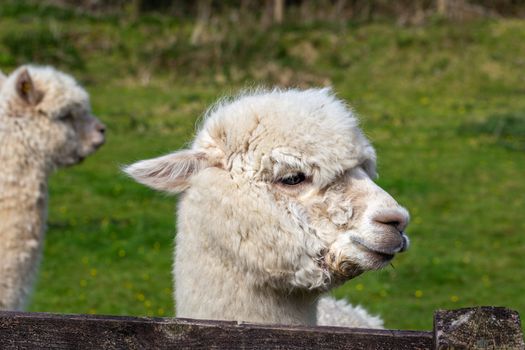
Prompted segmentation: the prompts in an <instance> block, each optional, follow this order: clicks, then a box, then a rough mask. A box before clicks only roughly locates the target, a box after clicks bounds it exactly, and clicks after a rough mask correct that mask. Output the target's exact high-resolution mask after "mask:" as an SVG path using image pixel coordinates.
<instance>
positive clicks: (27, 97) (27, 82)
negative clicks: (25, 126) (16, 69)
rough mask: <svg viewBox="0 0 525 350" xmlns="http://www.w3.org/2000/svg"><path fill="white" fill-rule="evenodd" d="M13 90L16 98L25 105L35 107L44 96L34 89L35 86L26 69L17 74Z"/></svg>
mask: <svg viewBox="0 0 525 350" xmlns="http://www.w3.org/2000/svg"><path fill="white" fill-rule="evenodd" d="M15 88H16V93H17V94H18V96H19V97H20V98H21V99H22V100H23V101H24V102H25V103H27V104H29V105H32V106H36V105H37V104H38V103H39V102H40V101H42V98H43V97H44V94H43V93H42V92H40V91H38V90H37V89H36V88H35V84H33V79H31V76H30V75H29V72H28V70H27V69H24V70H22V71H21V72H20V73H19V74H18V77H17V78H16V84H15Z"/></svg>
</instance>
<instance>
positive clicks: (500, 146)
mask: <svg viewBox="0 0 525 350" xmlns="http://www.w3.org/2000/svg"><path fill="white" fill-rule="evenodd" d="M524 13H525V5H520V2H516V1H504V0H500V1H497V0H493V1H472V2H467V1H446V0H437V1H424V0H423V1H385V0H374V1H361V0H353V1H341V0H339V1H307V0H303V1H286V2H284V1H278V0H275V1H266V2H260V1H249V0H245V1H222V2H221V1H210V0H200V1H169V0H156V1H139V0H135V1H117V0H113V1H100V0H99V1H97V0H91V1H88V0H85V1H26V0H0V69H2V70H3V71H4V72H5V73H9V72H10V71H11V70H13V69H14V68H15V67H16V66H18V65H20V64H24V63H27V62H35V63H40V64H51V65H54V66H56V67H58V68H59V69H61V70H64V71H66V72H68V73H70V74H72V75H74V76H75V77H76V78H77V79H78V80H79V81H80V82H81V83H82V84H84V86H85V87H86V88H87V90H88V91H89V92H90V94H91V99H92V105H93V110H94V112H95V113H96V114H97V115H98V116H99V117H100V118H101V119H102V120H103V121H104V122H105V123H106V124H107V126H108V129H109V131H108V141H107V144H106V145H105V146H104V147H103V148H102V149H101V150H100V151H99V152H97V153H96V154H95V155H93V156H91V157H90V158H88V159H87V160H86V161H85V162H84V163H83V164H82V165H80V166H76V167H74V168H71V169H63V170H60V171H59V172H58V173H57V174H55V175H54V176H53V178H52V180H51V186H50V207H49V224H48V232H47V238H46V246H45V254H44V258H43V263H42V266H41V270H40V274H39V281H38V284H37V286H36V288H35V293H34V295H33V299H32V303H31V305H30V308H29V309H30V310H31V311H50V312H60V313H96V314H118V315H150V316H152V315H154V316H171V315H173V314H174V311H173V301H172V296H171V295H172V285H171V273H170V270H171V265H172V250H173V237H174V234H175V223H174V210H175V199H174V198H170V197H167V196H165V195H162V194H158V193H155V192H153V191H151V190H148V189H146V188H144V187H142V186H140V185H138V184H135V183H134V182H132V181H131V180H129V179H127V178H126V177H125V176H123V175H122V174H121V173H120V171H119V167H120V166H122V165H124V164H129V163H130V162H133V161H135V160H139V159H144V158H147V157H153V156H157V155H160V154H162V153H166V152H169V151H171V150H174V149H177V148H179V147H182V146H184V145H185V144H187V143H188V142H189V141H190V140H191V137H192V135H193V132H194V127H195V125H196V123H197V121H198V119H199V117H200V116H202V114H203V113H204V111H205V110H206V108H207V106H209V105H210V104H211V103H212V102H213V101H215V100H216V99H217V98H219V97H221V96H225V95H231V94H235V93H236V92H237V91H239V90H240V89H242V88H246V87H253V86H259V85H265V86H274V85H277V86H283V87H288V86H295V87H312V86H325V85H331V86H333V87H334V90H335V91H336V93H337V94H338V96H339V97H341V98H343V99H345V100H347V101H348V102H349V103H350V104H351V105H352V106H353V107H354V108H355V110H356V111H357V112H358V113H359V114H360V115H361V119H362V125H363V128H364V130H365V132H366V134H367V135H368V136H369V137H370V139H371V140H372V142H373V143H374V145H375V146H376V148H377V152H378V155H379V172H380V178H379V180H378V183H379V184H380V185H381V186H382V187H383V188H385V189H386V190H387V191H389V192H390V193H391V194H392V195H393V196H394V197H395V198H396V199H397V200H398V201H399V202H400V203H402V204H403V205H405V206H406V207H407V208H408V209H409V210H410V212H411V214H412V223H411V225H410V226H409V229H408V233H409V235H410V237H411V240H412V247H411V249H410V250H409V251H408V252H407V253H406V254H402V255H400V256H399V257H398V258H396V259H395V260H394V264H393V265H394V266H391V267H388V268H386V269H384V270H383V271H379V272H371V273H368V274H365V275H363V276H361V277H358V278H356V279H355V280H352V281H350V282H348V283H346V284H345V285H344V286H343V287H341V288H339V289H337V290H336V291H334V292H333V294H334V295H336V296H337V297H340V298H347V299H349V300H350V301H352V302H354V303H360V304H362V305H364V306H365V307H366V308H367V309H369V310H370V311H372V312H374V313H378V314H380V315H381V316H382V317H383V318H384V319H385V321H386V326H387V327H388V328H401V329H431V327H432V313H433V311H434V310H436V309H442V308H459V307H466V306H472V305H504V306H507V307H510V308H514V309H517V310H518V311H520V312H521V313H522V314H525V294H524V293H523V290H524V288H525V285H524V282H523V280H522V279H521V278H522V276H523V272H524V269H525V259H524V258H523V256H524V254H525V236H524V231H525V220H524V219H525V215H524V213H525V198H524V194H525V179H524V175H525V152H524V151H525V44H524V43H525V21H524V20H523V19H522V18H523V16H524Z"/></svg>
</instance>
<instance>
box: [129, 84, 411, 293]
mask: <svg viewBox="0 0 525 350" xmlns="http://www.w3.org/2000/svg"><path fill="white" fill-rule="evenodd" d="M375 166H376V155H375V152H374V149H373V147H372V146H371V145H370V143H369V142H368V140H367V139H366V138H365V136H364V135H363V133H362V132H361V130H360V129H359V128H358V125H357V120H356V119H355V117H354V116H353V114H352V112H351V111H350V110H349V109H348V108H347V107H346V106H345V105H344V104H343V103H342V102H341V101H340V100H338V99H336V98H335V97H334V96H333V95H332V94H331V92H330V90H328V89H322V90H319V89H310V90H305V91H298V90H287V91H280V90H274V91H270V92H268V91H260V92H255V93H253V94H246V95H244V96H240V97H239V98H237V99H235V100H233V101H223V102H220V103H219V104H217V105H216V106H215V107H214V108H212V109H211V110H210V111H209V112H208V114H207V116H206V119H205V121H204V123H203V126H202V128H201V130H200V131H199V132H198V135H197V136H196V138H195V140H194V143H193V145H192V147H191V149H190V150H183V151H179V152H175V153H172V154H169V155H166V156H162V157H159V158H155V159H151V160H145V161H141V162H138V163H135V164H133V165H131V166H129V167H128V168H127V169H126V171H127V172H128V173H129V174H130V175H131V176H133V177H134V178H135V179H136V180H137V181H139V182H141V183H143V184H145V185H147V186H150V187H153V188H155V189H158V190H162V191H167V192H170V193H178V192H181V191H185V193H184V195H183V197H182V198H181V202H180V204H179V219H178V220H179V221H178V224H179V233H178V234H179V235H180V234H181V232H182V233H184V234H185V235H186V236H189V237H188V238H187V239H188V240H193V241H195V242H197V243H196V244H197V245H200V246H201V248H202V249H203V251H202V252H201V253H202V254H210V255H213V256H216V257H217V258H219V259H220V260H221V261H222V262H223V263H224V264H225V265H226V266H235V267H236V269H239V270H240V271H241V272H242V274H243V276H244V277H245V278H246V279H247V280H248V281H249V283H252V284H255V285H259V286H271V287H273V288H275V289H280V290H282V289H284V290H287V291H290V290H297V289H301V290H319V291H322V290H326V289H329V288H331V287H333V286H335V285H337V284H339V283H341V282H344V281H346V280H348V279H350V278H353V277H355V276H357V275H359V274H361V273H362V272H364V271H366V270H373V269H379V268H382V267H384V266H385V265H386V264H388V263H389V262H390V261H391V259H392V258H393V257H394V255H395V254H396V253H398V252H401V251H403V250H405V249H406V248H407V247H408V239H407V237H406V236H405V235H404V233H403V230H404V229H405V227H406V225H407V223H408V213H407V211H406V210H405V209H403V208H402V207H400V206H399V205H398V204H397V202H396V201H395V200H394V199H393V198H392V197H391V196H390V195H388V194H387V193H386V192H384V191H383V190H382V189H381V188H379V187H378V186H377V185H376V184H375V183H374V182H373V181H372V179H373V178H374V177H375V176H376V173H375V169H376V167H375ZM179 253H180V254H185V253H184V252H180V251H179V252H178V254H179ZM184 258H188V259H194V260H195V264H197V263H198V260H199V258H198V257H197V256H193V257H189V256H187V257H185V256H178V257H177V259H184Z"/></svg>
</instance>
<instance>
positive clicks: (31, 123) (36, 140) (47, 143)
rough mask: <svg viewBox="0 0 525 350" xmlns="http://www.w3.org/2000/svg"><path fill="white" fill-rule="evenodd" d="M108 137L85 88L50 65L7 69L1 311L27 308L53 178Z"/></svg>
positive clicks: (1, 115) (0, 155) (0, 191)
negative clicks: (10, 70)
mask: <svg viewBox="0 0 525 350" xmlns="http://www.w3.org/2000/svg"><path fill="white" fill-rule="evenodd" d="M103 142H104V126H103V125H102V124H101V123H100V122H99V121H98V120H97V119H96V118H95V117H94V116H92V115H91V112H90V105H89V99H88V95H87V93H86V91H85V90H84V89H83V88H82V87H80V86H79V85H78V84H77V83H76V82H75V80H74V79H73V78H72V77H70V76H69V75H66V74H64V73H61V72H59V71H56V70H55V69H53V68H51V67H37V66H23V67H20V68H19V69H17V70H16V71H14V72H13V73H11V74H10V75H9V76H8V77H5V76H4V75H3V74H1V73H0V164H1V168H0V310H21V309H23V308H24V305H25V304H26V301H27V298H28V295H29V294H30V291H31V286H32V284H33V280H34V277H35V274H36V271H37V268H38V262H39V260H40V255H41V250H42V244H43V239H44V232H45V221H46V216H47V213H46V209H47V179H48V177H49V175H50V174H51V172H52V171H53V170H54V169H55V168H56V167H60V166H66V165H73V164H76V163H78V162H79V161H80V160H82V159H83V158H84V157H86V156H88V155H89V154H91V153H92V152H94V151H95V150H96V149H97V148H98V147H100V146H101V145H102V143H103Z"/></svg>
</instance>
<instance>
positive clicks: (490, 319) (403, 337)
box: [0, 307, 525, 350]
mask: <svg viewBox="0 0 525 350" xmlns="http://www.w3.org/2000/svg"><path fill="white" fill-rule="evenodd" d="M210 348H213V349H359V350H361V349H389V350H394V349H440V350H442V349H525V346H524V342H523V335H522V330H521V325H520V319H519V315H518V313H517V312H515V311H512V310H509V309H506V308H501V307H477V308H468V309H458V310H451V311H442V310H440V311H437V312H436V313H435V315H434V330H433V331H398V330H370V329H351V328H338V327H291V326H269V325H256V324H246V323H237V322H225V321H205V320H190V319H176V318H142V317H140V318H139V317H116V316H91V315H56V314H46V313H21V312H0V349H210Z"/></svg>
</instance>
